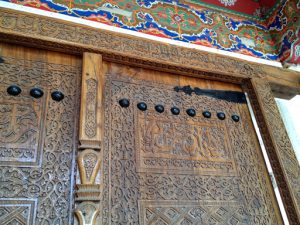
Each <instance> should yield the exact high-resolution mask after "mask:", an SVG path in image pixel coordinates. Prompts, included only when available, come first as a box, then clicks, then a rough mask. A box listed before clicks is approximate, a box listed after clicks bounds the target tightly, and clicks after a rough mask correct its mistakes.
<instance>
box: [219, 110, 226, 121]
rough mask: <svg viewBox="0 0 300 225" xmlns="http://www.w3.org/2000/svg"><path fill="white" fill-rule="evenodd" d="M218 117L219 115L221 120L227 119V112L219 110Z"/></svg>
mask: <svg viewBox="0 0 300 225" xmlns="http://www.w3.org/2000/svg"><path fill="white" fill-rule="evenodd" d="M217 117H218V118H219V119H220V120H225V118H226V116H225V113H223V112H218V113H217Z"/></svg>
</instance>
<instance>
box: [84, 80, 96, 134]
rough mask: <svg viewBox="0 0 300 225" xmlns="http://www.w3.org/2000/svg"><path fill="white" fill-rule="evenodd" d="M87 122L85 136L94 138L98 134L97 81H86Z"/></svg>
mask: <svg viewBox="0 0 300 225" xmlns="http://www.w3.org/2000/svg"><path fill="white" fill-rule="evenodd" d="M86 86H87V93H86V122H85V134H86V135H87V136H88V137H89V138H93V137H95V136H96V134H97V87H98V84H97V81H96V80H95V79H92V78H90V79H87V80H86Z"/></svg>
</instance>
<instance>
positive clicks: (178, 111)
mask: <svg viewBox="0 0 300 225" xmlns="http://www.w3.org/2000/svg"><path fill="white" fill-rule="evenodd" d="M171 112H172V113H173V114H174V115H179V113H180V109H178V108H177V107H172V108H171Z"/></svg>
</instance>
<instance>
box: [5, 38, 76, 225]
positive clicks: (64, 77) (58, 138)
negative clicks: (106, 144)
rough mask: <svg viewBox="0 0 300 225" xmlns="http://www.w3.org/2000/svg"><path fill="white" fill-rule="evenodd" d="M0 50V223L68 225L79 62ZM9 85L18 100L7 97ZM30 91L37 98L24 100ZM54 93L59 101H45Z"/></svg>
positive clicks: (39, 53) (15, 49)
mask: <svg viewBox="0 0 300 225" xmlns="http://www.w3.org/2000/svg"><path fill="white" fill-rule="evenodd" d="M0 49H1V56H2V59H3V60H4V62H3V63H0V211H1V213H0V224H28V225H29V224H30V225H33V224H71V223H72V211H73V197H72V195H73V176H74V156H75V155H74V154H75V149H76V145H75V141H76V139H75V138H76V136H77V135H76V133H77V128H76V124H77V116H76V114H78V99H79V92H78V90H79V82H78V81H79V79H80V73H81V68H80V67H81V60H80V59H78V58H77V57H73V56H69V55H64V54H60V53H54V52H47V51H41V50H35V49H29V48H23V47H19V46H13V45H5V44H1V45H0ZM13 84H14V85H17V86H19V87H20V88H21V90H22V92H21V94H19V95H18V96H11V95H9V94H8V93H7V88H8V87H9V86H10V85H13ZM34 87H39V88H41V89H42V90H43V92H44V95H43V96H42V97H41V98H38V99H35V98H33V97H31V96H30V94H29V92H30V90H31V89H32V88H34ZM56 90H59V91H61V92H63V93H64V96H65V97H64V99H63V100H62V101H60V102H57V101H54V100H53V99H52V98H51V93H52V92H53V91H56Z"/></svg>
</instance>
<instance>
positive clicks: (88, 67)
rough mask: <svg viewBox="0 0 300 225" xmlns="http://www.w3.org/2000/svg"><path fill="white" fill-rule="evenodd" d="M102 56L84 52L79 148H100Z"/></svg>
mask: <svg viewBox="0 0 300 225" xmlns="http://www.w3.org/2000/svg"><path fill="white" fill-rule="evenodd" d="M101 75H102V57H101V55H98V54H93V53H84V57H83V70H82V88H81V108H80V124H81V125H80V127H79V141H80V148H83V149H84V148H93V149H100V143H101V126H102V119H101V118H102V117H101V115H102V114H101V113H100V110H101V107H102V106H101V102H102V89H101V87H102V86H103V78H102V76H101Z"/></svg>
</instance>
